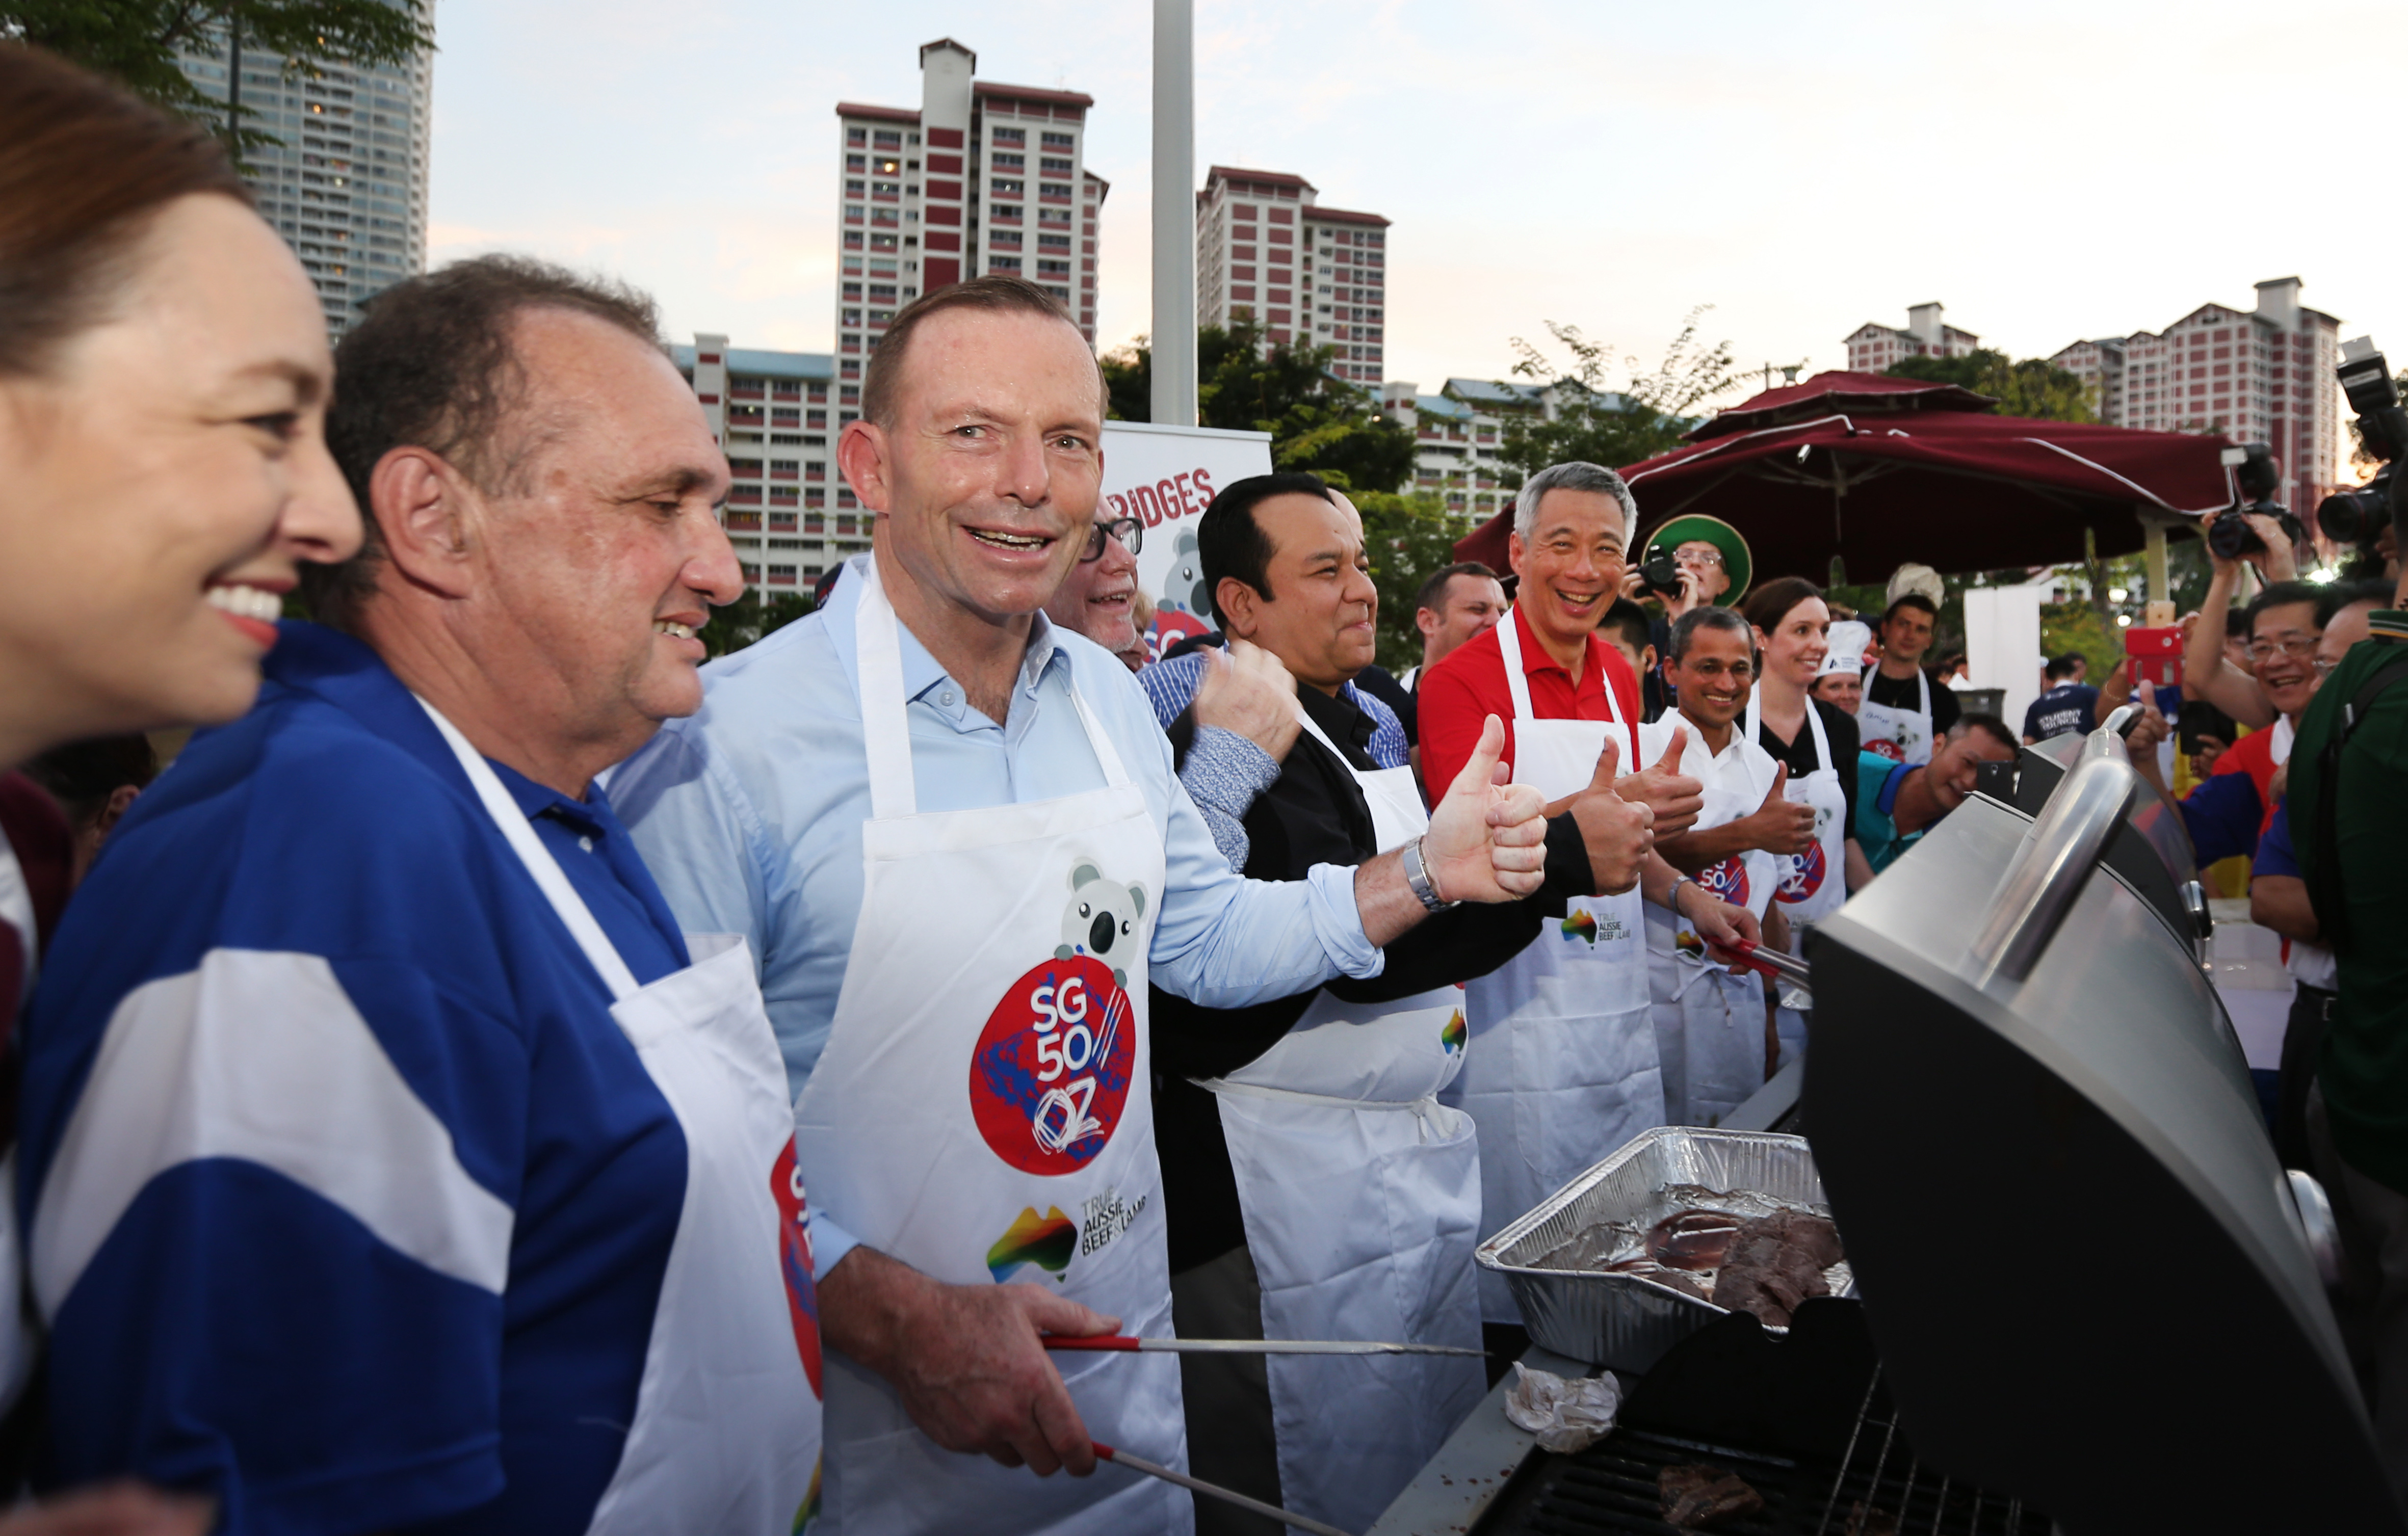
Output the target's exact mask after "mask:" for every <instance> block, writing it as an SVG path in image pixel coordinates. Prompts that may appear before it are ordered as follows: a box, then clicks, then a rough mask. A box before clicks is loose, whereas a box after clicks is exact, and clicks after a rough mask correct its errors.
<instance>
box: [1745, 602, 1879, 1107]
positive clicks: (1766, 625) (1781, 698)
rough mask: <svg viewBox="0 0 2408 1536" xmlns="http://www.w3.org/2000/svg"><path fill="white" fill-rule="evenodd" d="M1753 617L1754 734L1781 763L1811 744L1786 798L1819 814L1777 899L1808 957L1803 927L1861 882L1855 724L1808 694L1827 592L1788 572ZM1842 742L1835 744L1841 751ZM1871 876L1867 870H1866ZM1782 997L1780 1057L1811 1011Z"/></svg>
mask: <svg viewBox="0 0 2408 1536" xmlns="http://www.w3.org/2000/svg"><path fill="white" fill-rule="evenodd" d="M1747 621H1748V622H1749V623H1750V624H1752V625H1754V626H1755V627H1756V645H1757V647H1758V653H1759V655H1760V657H1761V661H1760V663H1759V665H1758V668H1757V676H1756V691H1755V693H1753V694H1752V695H1750V696H1749V698H1748V701H1747V724H1746V730H1747V734H1748V736H1749V738H1750V739H1751V740H1754V741H1755V742H1756V743H1757V744H1758V745H1759V746H1761V747H1763V748H1764V749H1765V751H1766V752H1768V753H1770V755H1771V756H1772V758H1773V759H1774V761H1782V760H1784V759H1785V758H1787V757H1789V756H1790V753H1791V749H1792V747H1794V746H1795V744H1796V742H1797V739H1798V732H1799V731H1801V730H1802V731H1805V732H1811V733H1812V735H1813V742H1814V761H1813V769H1812V771H1810V772H1806V773H1800V772H1799V770H1798V768H1797V767H1792V768H1791V770H1790V773H1789V789H1788V796H1789V798H1790V799H1791V800H1793V801H1795V802H1797V803H1798V804H1801V805H1810V806H1812V807H1813V811H1814V846H1813V847H1811V848H1808V849H1807V850H1806V851H1805V852H1804V853H1800V854H1793V855H1791V856H1789V857H1788V858H1786V859H1783V860H1777V861H1776V865H1775V868H1776V873H1777V875H1778V879H1777V881H1776V883H1775V885H1774V887H1773V892H1772V897H1773V900H1774V901H1777V902H1779V903H1781V909H1782V914H1783V916H1784V917H1786V918H1787V919H1788V921H1789V952H1790V953H1791V954H1794V955H1802V954H1804V953H1805V945H1806V931H1807V930H1808V929H1809V928H1812V927H1813V925H1814V924H1815V923H1816V922H1818V921H1820V920H1821V919H1823V918H1825V917H1829V916H1830V915H1831V914H1832V913H1834V912H1837V911H1838V910H1840V907H1841V906H1842V904H1843V903H1845V902H1846V901H1847V899H1848V885H1849V882H1850V880H1851V879H1852V878H1860V877H1862V876H1861V875H1858V871H1859V869H1860V868H1861V867H1862V866H1863V864H1864V855H1863V854H1862V853H1860V852H1857V851H1856V835H1855V830H1854V829H1853V828H1851V827H1850V826H1849V825H1848V799H1849V797H1848V791H1847V788H1846V785H1845V783H1844V782H1843V780H1842V775H1848V776H1849V777H1851V778H1852V777H1853V776H1854V775H1855V773H1856V721H1854V720H1852V719H1850V718H1848V717H1847V716H1845V715H1843V714H1842V713H1840V712H1839V711H1838V710H1836V709H1833V708H1831V707H1830V706H1829V705H1828V704H1820V703H1818V702H1817V701H1815V700H1814V699H1813V698H1812V697H1810V696H1809V694H1808V690H1809V689H1811V688H1812V687H1813V681H1814V675H1815V673H1816V672H1817V671H1818V670H1819V669H1820V668H1821V667H1822V664H1823V658H1824V657H1825V656H1826V655H1827V654H1828V652H1829V649H1830V638H1829V634H1830V628H1831V610H1830V608H1829V606H1828V605H1827V604H1825V603H1824V601H1823V593H1822V589H1820V588H1818V587H1816V586H1815V585H1814V584H1813V582H1811V581H1808V580H1805V579H1804V578H1803V577H1799V576H1785V577H1783V578H1782V579H1781V580H1779V581H1775V582H1771V583H1769V584H1767V585H1766V586H1763V587H1759V588H1757V589H1756V595H1755V596H1753V597H1751V598H1749V599H1748V603H1747ZM1835 741H1836V742H1837V746H1836V747H1835V746H1834V743H1835ZM1865 873H1866V874H1869V873H1870V871H1866V872H1865ZM1797 995H1798V994H1796V993H1785V995H1784V997H1783V1006H1782V1007H1781V1009H1780V1011H1779V1013H1778V1015H1777V1016H1776V1017H1775V1027H1776V1029H1777V1030H1778V1031H1779V1032H1780V1037H1781V1059H1782V1060H1784V1061H1786V1060H1789V1059H1790V1058H1791V1057H1792V1056H1794V1055H1795V1054H1796V1053H1797V1052H1798V1051H1799V1050H1802V1049H1803V1048H1804V1046H1805V1036H1806V1019H1805V1017H1803V1013H1804V1011H1803V1010H1802V1009H1801V1008H1799V1007H1798V1006H1796V1005H1795V1004H1793V1003H1791V1002H1790V999H1791V998H1793V997H1796V996H1797Z"/></svg>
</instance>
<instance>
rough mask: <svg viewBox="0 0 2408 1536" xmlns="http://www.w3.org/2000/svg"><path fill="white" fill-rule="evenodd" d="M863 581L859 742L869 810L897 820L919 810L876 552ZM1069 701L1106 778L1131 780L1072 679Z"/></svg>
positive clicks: (1116, 785)
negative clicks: (866, 772) (865, 770)
mask: <svg viewBox="0 0 2408 1536" xmlns="http://www.w3.org/2000/svg"><path fill="white" fill-rule="evenodd" d="M854 572H855V574H856V575H858V576H861V577H862V578H863V580H862V584H861V606H860V607H859V609H857V610H856V611H855V612H854V614H853V647H854V649H855V650H856V651H857V652H858V653H859V656H860V661H859V663H858V666H859V672H860V675H861V743H862V748H863V755H864V756H865V757H866V758H867V760H868V763H869V814H870V815H871V816H872V817H873V818H876V819H878V820H880V821H894V820H899V819H901V818H905V817H909V816H915V815H917V814H918V813H919V808H920V797H919V789H918V785H917V783H916V782H915V781H914V780H913V778H912V775H911V732H910V726H909V724H907V723H906V720H905V716H904V693H903V642H902V638H901V633H902V625H901V624H900V623H899V622H898V621H897V620H896V618H895V605H894V604H891V603H889V602H887V600H886V588H885V585H884V583H882V582H881V581H880V580H879V579H878V561H877V558H876V557H875V556H872V557H871V558H869V559H867V560H865V561H863V562H861V563H860V564H859V565H857V566H855V567H854ZM1070 703H1071V704H1072V706H1073V707H1075V708H1076V709H1077V710H1078V712H1079V725H1080V728H1081V729H1082V730H1083V731H1085V732H1086V733H1087V745H1088V747H1090V748H1092V749H1093V750H1094V752H1095V754H1096V763H1097V767H1099V768H1101V769H1102V770H1103V773H1104V782H1105V783H1107V784H1109V785H1111V787H1112V788H1113V789H1122V788H1124V787H1125V786H1126V785H1127V784H1128V782H1129V776H1128V769H1127V768H1126V766H1125V765H1124V764H1123V763H1122V761H1121V755H1120V750H1119V748H1117V747H1114V746H1113V745H1112V739H1111V734H1110V732H1106V731H1105V730H1104V728H1103V725H1102V723H1101V722H1100V721H1098V720H1097V718H1096V714H1095V711H1094V710H1092V709H1090V708H1088V707H1087V701H1086V699H1085V698H1084V697H1083V696H1082V695H1081V693H1080V691H1079V685H1078V683H1077V682H1076V681H1075V680H1074V681H1073V682H1072V683H1071V685H1070Z"/></svg>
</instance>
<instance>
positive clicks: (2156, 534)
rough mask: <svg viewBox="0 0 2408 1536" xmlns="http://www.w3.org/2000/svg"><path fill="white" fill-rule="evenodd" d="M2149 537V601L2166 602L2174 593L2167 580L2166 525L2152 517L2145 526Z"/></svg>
mask: <svg viewBox="0 0 2408 1536" xmlns="http://www.w3.org/2000/svg"><path fill="white" fill-rule="evenodd" d="M2144 532H2145V533H2146V535H2147V537H2148V541H2149V542H2148V547H2147V548H2148V570H2149V601H2150V602H2152V603H2159V602H2164V601H2167V600H2169V599H2171V597H2172V596H2173V595H2174V592H2173V588H2172V587H2171V586H2170V585H2168V584H2167V581H2166V525H2165V524H2164V523H2161V522H2158V521H2157V520H2156V519H2150V520H2149V522H2148V523H2147V524H2146V525H2145V526H2144Z"/></svg>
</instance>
